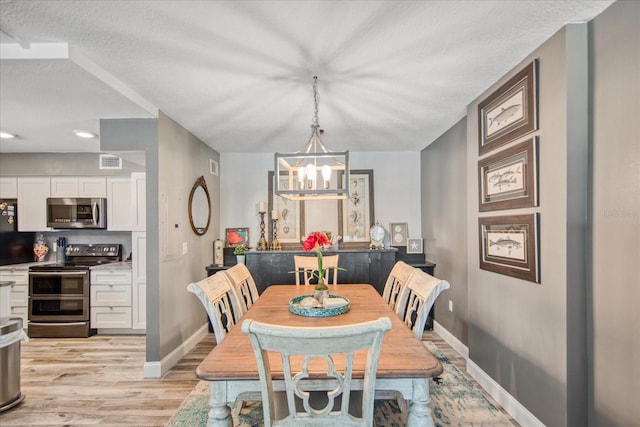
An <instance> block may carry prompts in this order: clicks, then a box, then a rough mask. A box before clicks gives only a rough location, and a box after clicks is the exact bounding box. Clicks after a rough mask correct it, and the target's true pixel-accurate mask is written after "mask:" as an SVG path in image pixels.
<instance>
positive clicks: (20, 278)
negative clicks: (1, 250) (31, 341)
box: [0, 267, 29, 329]
mask: <svg viewBox="0 0 640 427" xmlns="http://www.w3.org/2000/svg"><path fill="white" fill-rule="evenodd" d="M4 281H10V282H15V283H14V284H13V285H11V291H10V295H9V298H10V299H11V301H10V305H11V317H20V318H22V327H23V328H24V329H27V327H28V315H27V313H28V310H27V308H28V306H29V269H28V268H27V267H7V268H2V269H0V282H4Z"/></svg>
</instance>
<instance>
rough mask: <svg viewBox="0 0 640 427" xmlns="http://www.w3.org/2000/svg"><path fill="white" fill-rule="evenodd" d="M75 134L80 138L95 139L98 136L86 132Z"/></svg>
mask: <svg viewBox="0 0 640 427" xmlns="http://www.w3.org/2000/svg"><path fill="white" fill-rule="evenodd" d="M73 133H75V134H76V136H79V137H80V138H87V139H89V138H95V137H96V136H97V135H96V134H95V133H91V132H87V131H86V130H74V131H73Z"/></svg>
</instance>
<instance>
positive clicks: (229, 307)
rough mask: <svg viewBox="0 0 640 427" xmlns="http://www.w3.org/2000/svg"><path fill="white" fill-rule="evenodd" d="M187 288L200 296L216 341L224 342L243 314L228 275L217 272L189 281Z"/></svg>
mask: <svg viewBox="0 0 640 427" xmlns="http://www.w3.org/2000/svg"><path fill="white" fill-rule="evenodd" d="M187 290H188V291H189V292H191V293H193V294H195V295H196V296H197V297H198V299H199V300H200V302H201V303H202V305H203V306H204V308H205V310H206V311H207V315H208V316H209V320H210V321H211V326H212V327H213V333H214V335H215V336H216V341H217V342H218V343H220V342H222V340H223V339H224V337H225V336H226V335H227V333H228V332H229V331H230V330H231V328H232V327H233V326H234V325H235V324H236V323H237V321H238V320H239V319H240V316H241V314H240V307H239V306H238V298H237V296H236V293H235V291H234V290H233V288H232V287H231V283H229V280H228V279H227V277H226V276H225V275H223V274H220V273H216V274H214V275H213V276H209V277H207V278H206V279H203V280H200V281H199V282H194V283H189V285H187Z"/></svg>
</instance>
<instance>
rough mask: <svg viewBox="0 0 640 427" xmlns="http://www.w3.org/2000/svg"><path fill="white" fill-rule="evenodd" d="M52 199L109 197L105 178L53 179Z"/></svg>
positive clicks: (68, 177) (69, 177) (73, 177)
mask: <svg viewBox="0 0 640 427" xmlns="http://www.w3.org/2000/svg"><path fill="white" fill-rule="evenodd" d="M51 197H107V181H106V178H105V177H83V176H81V177H75V176H62V177H51Z"/></svg>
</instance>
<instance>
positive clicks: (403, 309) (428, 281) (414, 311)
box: [396, 269, 451, 339]
mask: <svg viewBox="0 0 640 427" xmlns="http://www.w3.org/2000/svg"><path fill="white" fill-rule="evenodd" d="M450 287H451V285H450V284H449V282H447V281H446V280H441V279H438V278H437V277H433V276H432V275H430V274H427V273H425V272H424V271H422V270H420V269H416V271H415V273H413V274H412V275H411V277H410V278H409V280H407V283H406V285H405V286H404V288H403V290H402V292H400V296H399V297H398V302H397V304H396V314H397V315H398V316H400V318H401V319H403V320H404V323H405V324H406V325H407V326H408V327H409V328H410V329H411V330H412V331H413V333H414V335H415V336H416V337H417V338H418V339H422V333H423V332H424V325H425V324H426V323H427V318H428V317H429V311H430V310H431V307H432V306H433V304H434V303H435V301H436V298H438V295H440V293H441V292H442V291H444V290H446V289H449V288H450Z"/></svg>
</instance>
